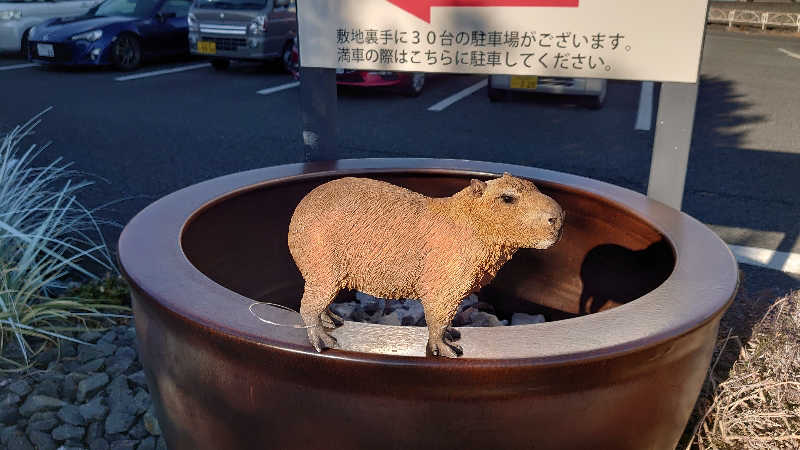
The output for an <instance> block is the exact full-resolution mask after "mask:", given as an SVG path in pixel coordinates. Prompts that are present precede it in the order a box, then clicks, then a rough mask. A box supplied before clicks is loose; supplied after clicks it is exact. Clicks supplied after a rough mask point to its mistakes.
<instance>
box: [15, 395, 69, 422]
mask: <svg viewBox="0 0 800 450" xmlns="http://www.w3.org/2000/svg"><path fill="white" fill-rule="evenodd" d="M64 405H66V402H64V401H63V400H60V399H57V398H53V397H48V396H46V395H30V396H28V398H27V399H26V400H25V403H23V404H22V406H21V407H20V408H19V413H20V414H22V415H23V416H25V417H30V416H31V415H33V413H37V412H39V411H52V410H55V409H59V408H61V407H62V406H64Z"/></svg>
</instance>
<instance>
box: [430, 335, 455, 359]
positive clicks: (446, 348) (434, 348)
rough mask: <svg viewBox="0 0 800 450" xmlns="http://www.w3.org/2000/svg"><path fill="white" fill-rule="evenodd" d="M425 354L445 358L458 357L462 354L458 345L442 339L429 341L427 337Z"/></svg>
mask: <svg viewBox="0 0 800 450" xmlns="http://www.w3.org/2000/svg"><path fill="white" fill-rule="evenodd" d="M425 354H426V355H427V356H445V357H447V358H458V357H459V356H461V355H463V354H464V350H463V349H462V348H461V346H460V345H456V344H450V343H448V342H446V341H444V340H441V341H439V342H431V340H430V339H428V347H427V349H426V351H425Z"/></svg>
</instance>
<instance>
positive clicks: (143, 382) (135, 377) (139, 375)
mask: <svg viewBox="0 0 800 450" xmlns="http://www.w3.org/2000/svg"><path fill="white" fill-rule="evenodd" d="M128 380H129V381H131V382H132V383H133V384H135V385H137V386H141V387H143V388H146V387H147V377H146V376H145V375H144V370H140V371H138V372H134V373H132V374H130V375H128Z"/></svg>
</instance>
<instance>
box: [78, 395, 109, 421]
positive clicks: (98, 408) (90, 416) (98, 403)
mask: <svg viewBox="0 0 800 450" xmlns="http://www.w3.org/2000/svg"><path fill="white" fill-rule="evenodd" d="M78 411H79V412H80V414H81V416H83V418H84V419H86V420H103V419H105V418H106V415H108V407H106V406H105V405H104V404H103V397H102V396H99V395H98V396H97V397H95V398H93V399H92V400H91V401H90V402H88V403H84V404H83V405H81V406H79V407H78Z"/></svg>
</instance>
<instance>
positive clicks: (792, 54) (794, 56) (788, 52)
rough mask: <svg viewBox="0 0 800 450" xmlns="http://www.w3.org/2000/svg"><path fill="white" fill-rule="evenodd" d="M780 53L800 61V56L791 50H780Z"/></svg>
mask: <svg viewBox="0 0 800 450" xmlns="http://www.w3.org/2000/svg"><path fill="white" fill-rule="evenodd" d="M778 51H779V52H783V53H786V54H787V55H789V56H791V57H792V58H795V59H800V55H798V54H797V53H792V52H790V51H789V50H786V49H785V48H779V49H778Z"/></svg>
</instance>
